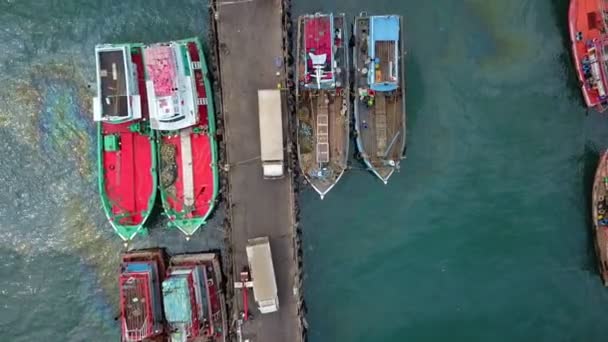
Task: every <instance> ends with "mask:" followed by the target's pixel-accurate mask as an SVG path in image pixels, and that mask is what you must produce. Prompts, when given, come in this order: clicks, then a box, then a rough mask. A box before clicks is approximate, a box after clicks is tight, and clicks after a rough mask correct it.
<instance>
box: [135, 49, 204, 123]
mask: <svg viewBox="0 0 608 342" xmlns="http://www.w3.org/2000/svg"><path fill="white" fill-rule="evenodd" d="M144 64H145V69H146V90H147V95H148V106H149V111H150V126H151V127H152V128H153V129H157V130H178V129H182V128H186V127H190V126H193V125H196V124H197V123H198V120H199V115H198V96H197V94H196V86H195V83H194V82H195V80H194V77H193V76H192V69H193V68H194V66H198V65H199V64H200V63H197V62H194V61H192V60H191V58H190V54H189V53H188V50H187V49H186V46H185V45H184V44H180V43H176V42H172V43H169V44H156V45H152V46H148V47H145V48H144Z"/></svg>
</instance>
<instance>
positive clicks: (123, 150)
mask: <svg viewBox="0 0 608 342" xmlns="http://www.w3.org/2000/svg"><path fill="white" fill-rule="evenodd" d="M131 59H132V62H133V63H134V64H135V66H136V72H137V82H138V85H139V89H140V94H139V95H140V100H141V101H142V106H141V108H142V117H143V118H147V117H148V106H147V105H146V103H147V99H146V88H145V86H144V85H145V79H144V71H143V61H142V51H141V48H132V51H131ZM133 124H134V122H132V121H129V122H125V123H120V124H113V123H108V122H101V123H99V125H100V133H101V134H100V138H99V139H103V137H104V136H110V135H113V136H116V137H117V138H118V141H119V143H120V145H119V149H118V150H117V151H103V152H102V158H101V161H100V162H101V163H102V168H103V172H104V173H103V177H104V190H105V196H106V197H107V198H108V200H109V202H110V203H109V205H110V211H111V214H113V216H114V218H115V222H116V223H118V224H121V225H139V224H142V223H143V222H144V221H145V219H146V218H147V215H148V213H149V212H150V210H151V209H152V206H153V204H154V203H153V202H154V198H155V194H156V182H155V172H153V171H152V169H153V168H154V164H155V162H156V161H155V155H154V154H155V152H154V150H153V147H152V142H151V136H150V133H149V131H148V130H147V129H146V128H145V127H143V125H142V126H140V129H139V130H132V129H131V128H132V125H133ZM102 148H103V145H102ZM113 220H114V219H113Z"/></svg>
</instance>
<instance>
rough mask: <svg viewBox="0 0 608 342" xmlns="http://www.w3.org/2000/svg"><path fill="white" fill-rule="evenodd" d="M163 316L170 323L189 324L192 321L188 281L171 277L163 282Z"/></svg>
mask: <svg viewBox="0 0 608 342" xmlns="http://www.w3.org/2000/svg"><path fill="white" fill-rule="evenodd" d="M163 300H164V304H165V316H166V317H167V321H169V322H171V323H189V322H190V321H191V320H192V307H191V306H190V292H189V291H188V279H187V277H185V276H173V277H170V278H168V279H166V280H165V281H163Z"/></svg>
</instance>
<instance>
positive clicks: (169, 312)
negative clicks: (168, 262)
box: [163, 265, 209, 339]
mask: <svg viewBox="0 0 608 342" xmlns="http://www.w3.org/2000/svg"><path fill="white" fill-rule="evenodd" d="M206 284H207V277H206V273H205V269H204V267H203V266H200V265H195V266H188V267H184V268H174V269H172V270H170V272H169V277H168V278H167V279H165V281H163V300H164V309H165V317H166V318H167V322H169V324H171V326H172V331H174V332H176V333H177V336H188V337H196V336H199V334H200V327H201V323H202V322H203V321H204V319H206V318H207V310H208V307H209V305H208V301H209V296H208V294H207V288H206ZM173 337H175V336H173V335H172V338H173ZM174 339H175V338H174Z"/></svg>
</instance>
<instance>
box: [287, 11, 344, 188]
mask: <svg viewBox="0 0 608 342" xmlns="http://www.w3.org/2000/svg"><path fill="white" fill-rule="evenodd" d="M346 35H347V30H346V20H345V16H344V14H338V15H333V14H320V13H317V14H314V15H303V16H300V17H299V18H298V37H297V49H298V52H297V57H296V58H297V62H296V66H297V77H298V84H297V87H296V98H297V122H298V124H297V130H298V160H299V163H300V168H301V169H302V173H303V174H304V177H305V178H306V180H307V181H308V183H309V184H310V185H311V186H312V187H313V188H314V189H315V190H316V191H317V192H318V193H319V195H320V196H321V198H323V197H324V196H325V195H326V194H327V193H328V192H329V191H330V190H331V189H332V188H333V187H334V185H335V184H336V183H337V182H338V180H340V178H341V177H342V175H343V174H344V170H345V169H346V166H347V159H348V145H349V135H348V133H349V122H350V100H349V96H350V95H349V94H350V82H349V71H348V70H349V66H348V53H347V52H348V38H347V36H346Z"/></svg>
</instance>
